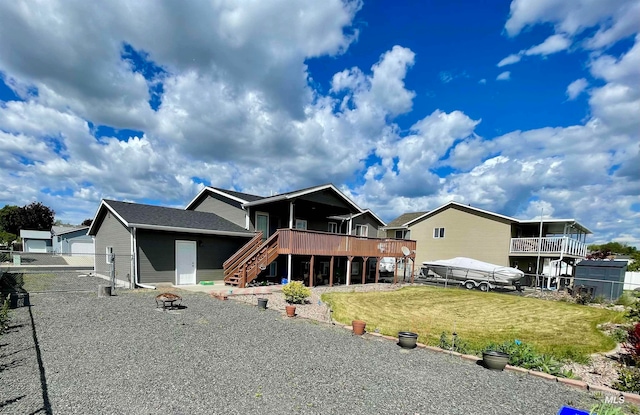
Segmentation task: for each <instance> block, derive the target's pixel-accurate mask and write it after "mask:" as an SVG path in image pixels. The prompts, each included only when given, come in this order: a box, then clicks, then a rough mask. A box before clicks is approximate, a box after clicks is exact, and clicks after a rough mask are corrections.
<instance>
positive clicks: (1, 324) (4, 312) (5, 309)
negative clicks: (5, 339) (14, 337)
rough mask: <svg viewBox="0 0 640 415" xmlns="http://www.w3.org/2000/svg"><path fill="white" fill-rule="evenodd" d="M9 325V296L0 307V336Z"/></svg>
mask: <svg viewBox="0 0 640 415" xmlns="http://www.w3.org/2000/svg"><path fill="white" fill-rule="evenodd" d="M8 323H9V296H7V298H5V299H4V302H3V303H2V307H0V334H2V333H4V331H5V330H6V329H7V325H8Z"/></svg>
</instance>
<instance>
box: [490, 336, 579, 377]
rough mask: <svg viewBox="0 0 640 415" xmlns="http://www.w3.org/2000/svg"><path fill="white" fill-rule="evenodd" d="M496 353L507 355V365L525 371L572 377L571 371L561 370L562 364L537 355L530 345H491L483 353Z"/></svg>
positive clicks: (508, 342)
mask: <svg viewBox="0 0 640 415" xmlns="http://www.w3.org/2000/svg"><path fill="white" fill-rule="evenodd" d="M492 350H493V351H498V352H503V353H507V354H508V355H509V364H510V365H512V366H518V367H522V368H525V369H531V370H536V371H539V372H544V373H549V374H550V375H553V376H559V377H565V378H567V377H574V375H573V373H572V372H571V371H565V370H563V369H562V362H560V361H558V360H556V359H554V358H553V357H551V356H549V355H545V354H541V353H538V352H537V351H536V350H535V349H534V348H533V347H532V346H531V345H529V344H526V343H523V342H521V341H520V340H514V341H507V342H504V343H501V344H495V343H492V344H490V345H488V346H487V347H486V348H485V350H484V351H492Z"/></svg>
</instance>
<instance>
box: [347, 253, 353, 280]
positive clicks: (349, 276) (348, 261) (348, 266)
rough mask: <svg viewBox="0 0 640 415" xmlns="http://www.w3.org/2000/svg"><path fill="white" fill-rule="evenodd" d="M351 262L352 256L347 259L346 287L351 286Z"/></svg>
mask: <svg viewBox="0 0 640 415" xmlns="http://www.w3.org/2000/svg"><path fill="white" fill-rule="evenodd" d="M351 261H353V257H352V256H348V257H347V276H346V278H347V285H351Z"/></svg>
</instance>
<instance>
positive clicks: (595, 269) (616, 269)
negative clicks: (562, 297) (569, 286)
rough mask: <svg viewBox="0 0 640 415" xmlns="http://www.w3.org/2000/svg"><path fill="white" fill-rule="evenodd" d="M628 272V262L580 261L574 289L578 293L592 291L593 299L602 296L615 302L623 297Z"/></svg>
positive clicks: (577, 266)
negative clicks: (625, 276)
mask: <svg viewBox="0 0 640 415" xmlns="http://www.w3.org/2000/svg"><path fill="white" fill-rule="evenodd" d="M626 271H627V262H626V261H606V260H603V261H592V260H588V261H580V262H579V263H578V264H577V265H576V276H575V279H574V280H573V288H574V290H575V291H576V292H577V291H580V290H581V288H583V290H582V291H587V290H584V288H586V289H588V291H592V293H593V294H592V295H593V297H597V296H600V295H601V296H603V297H604V298H605V299H607V300H609V301H615V300H617V299H618V298H619V297H620V296H621V295H622V289H623V287H624V274H625V272H626ZM591 289H592V290H591Z"/></svg>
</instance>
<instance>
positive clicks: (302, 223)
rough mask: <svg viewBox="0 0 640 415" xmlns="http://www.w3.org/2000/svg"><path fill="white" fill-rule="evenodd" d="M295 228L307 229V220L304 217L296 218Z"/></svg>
mask: <svg viewBox="0 0 640 415" xmlns="http://www.w3.org/2000/svg"><path fill="white" fill-rule="evenodd" d="M296 229H304V230H307V221H306V220H305V219H296Z"/></svg>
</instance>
